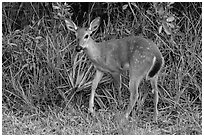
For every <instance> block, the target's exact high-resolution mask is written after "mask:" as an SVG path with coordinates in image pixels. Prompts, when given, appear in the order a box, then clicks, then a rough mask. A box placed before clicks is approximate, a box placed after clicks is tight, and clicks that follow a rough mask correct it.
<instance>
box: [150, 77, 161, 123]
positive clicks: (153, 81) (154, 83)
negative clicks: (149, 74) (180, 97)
mask: <svg viewBox="0 0 204 137" xmlns="http://www.w3.org/2000/svg"><path fill="white" fill-rule="evenodd" d="M157 80H158V76H157V75H156V76H154V77H153V78H151V79H150V81H151V86H152V92H153V93H154V121H155V122H157V115H158V108H157V104H158V101H159V96H158V86H157Z"/></svg>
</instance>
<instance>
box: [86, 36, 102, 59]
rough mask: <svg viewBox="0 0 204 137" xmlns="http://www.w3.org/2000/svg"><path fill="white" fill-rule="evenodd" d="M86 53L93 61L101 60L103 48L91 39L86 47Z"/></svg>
mask: <svg viewBox="0 0 204 137" xmlns="http://www.w3.org/2000/svg"><path fill="white" fill-rule="evenodd" d="M86 54H87V55H88V56H89V58H90V59H91V60H93V61H97V60H100V58H101V50H100V46H99V44H98V43H96V42H95V41H94V40H93V39H91V38H90V39H89V41H88V43H87V47H86Z"/></svg>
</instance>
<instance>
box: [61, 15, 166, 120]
mask: <svg viewBox="0 0 204 137" xmlns="http://www.w3.org/2000/svg"><path fill="white" fill-rule="evenodd" d="M65 24H66V27H67V28H68V30H70V31H72V32H74V33H75V35H76V40H77V45H76V51H77V52H82V51H83V52H84V53H85V54H86V55H87V56H88V58H89V59H90V61H91V63H92V64H93V65H94V66H95V69H96V73H95V76H94V79H93V81H92V86H91V95H90V99H89V111H90V112H91V113H92V114H94V113H95V111H94V95H95V91H96V89H97V86H98V84H99V82H100V80H101V79H102V77H103V75H104V73H109V74H111V75H112V77H113V79H114V81H115V83H116V86H118V88H119V96H121V93H120V92H121V91H120V88H121V84H120V83H121V74H122V72H124V71H128V70H129V92H130V98H129V99H130V101H129V102H130V103H129V104H128V106H127V109H126V111H125V113H124V115H123V116H124V117H125V118H126V119H128V117H129V115H130V113H131V111H132V109H133V107H134V106H135V103H136V102H137V100H138V97H139V94H138V87H139V85H140V83H141V81H142V80H143V78H146V80H150V83H151V87H152V92H153V93H154V114H153V119H154V121H157V115H158V108H157V104H158V100H159V96H158V91H159V90H158V85H157V81H158V75H159V73H160V71H161V69H162V67H163V64H164V59H163V56H162V54H161V52H160V50H159V49H158V47H157V45H156V44H155V43H154V42H153V41H152V40H150V39H146V38H144V37H142V36H129V37H124V38H121V39H111V40H107V41H102V42H95V41H94V40H93V39H92V37H91V34H92V33H93V32H95V31H96V30H97V29H98V27H99V25H100V17H97V18H95V19H94V20H93V21H92V22H91V23H90V25H89V27H78V26H77V25H76V24H75V23H74V22H73V21H72V20H71V19H67V18H66V19H65ZM119 98H121V97H119Z"/></svg>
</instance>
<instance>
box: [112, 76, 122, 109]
mask: <svg viewBox="0 0 204 137" xmlns="http://www.w3.org/2000/svg"><path fill="white" fill-rule="evenodd" d="M112 76H113V80H114V86H115V87H116V88H117V90H118V103H119V105H122V97H121V86H122V85H121V84H122V83H121V76H120V74H119V73H113V74H112Z"/></svg>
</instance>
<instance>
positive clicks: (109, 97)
mask: <svg viewBox="0 0 204 137" xmlns="http://www.w3.org/2000/svg"><path fill="white" fill-rule="evenodd" d="M114 6H115V7H114ZM117 6H118V5H114V4H113V5H111V7H109V9H108V10H109V11H110V14H108V16H109V17H110V15H114V16H112V17H113V18H115V19H113V20H108V22H107V23H105V22H103V25H104V26H105V27H104V28H100V29H99V31H98V32H97V33H96V35H94V37H95V38H96V39H97V40H98V41H101V39H102V40H104V39H110V38H112V34H113V35H114V37H119V38H121V37H124V36H126V35H127V34H128V33H137V32H135V31H136V30H138V26H140V25H141V24H142V27H143V28H142V34H141V35H143V36H144V37H148V38H151V39H152V40H153V41H154V42H155V43H157V44H158V45H159V48H160V50H161V52H162V54H163V56H164V59H165V65H164V68H163V69H162V71H161V75H160V77H159V89H160V100H159V112H160V113H159V121H158V123H154V122H153V121H152V115H153V109H152V108H153V95H152V94H151V92H150V91H151V87H150V86H149V85H150V84H149V83H148V81H147V82H143V83H142V84H141V85H140V93H141V96H140V100H139V102H140V104H141V106H140V107H139V106H137V108H140V109H138V110H137V109H134V110H133V112H132V116H131V117H130V119H129V120H128V121H127V123H126V124H125V125H120V124H119V123H118V122H119V120H120V117H118V116H120V115H121V114H122V113H123V111H124V109H125V108H126V106H127V103H128V102H129V101H128V98H129V91H128V89H127V85H128V79H127V78H126V76H124V77H123V93H122V94H123V102H124V104H123V106H120V107H118V106H117V99H116V98H117V91H116V89H115V88H114V87H113V83H112V79H111V78H110V77H109V75H106V76H105V77H104V78H103V79H102V81H101V82H100V85H99V87H98V89H97V95H96V98H95V105H96V116H95V117H93V116H91V115H90V114H89V113H88V109H87V108H88V99H89V95H90V88H91V81H92V79H93V75H94V72H95V70H94V68H93V66H92V65H91V62H90V61H89V60H88V59H87V58H86V56H85V55H84V54H78V53H76V52H75V45H76V41H75V39H74V37H73V34H70V32H68V31H67V30H66V29H65V26H64V22H63V21H62V20H59V19H53V22H54V21H55V24H53V26H54V27H53V28H49V27H47V26H46V24H43V23H45V22H46V18H43V19H41V20H40V21H38V22H36V23H35V25H33V26H27V27H24V29H22V30H15V31H11V30H10V32H9V33H7V34H3V38H2V100H3V103H2V104H3V106H2V134H4V135H6V134H7V135H8V134H10V135H11V134H12V135H13V134H15V135H17V134H19V135H23V134H32V135H33V134H36V135H38V134H57V135H58V134H59V135H61V134H64V135H67V134H69V135H70V134H80V135H87V134H103V135H104V134H108V135H115V134H128V135H129V134H144V135H146V134H148V135H149V134H165V135H166V134H177V135H178V134H179V135H180V134H202V86H201V85H202V67H201V66H202V14H201V12H199V10H200V8H201V4H198V3H190V4H189V7H186V9H184V10H182V16H178V17H177V20H176V22H175V23H176V26H177V27H178V28H177V30H175V31H174V33H172V34H171V35H167V34H166V33H165V32H164V31H162V32H161V33H158V26H159V25H158V24H157V23H156V21H154V19H155V17H154V16H150V15H148V14H145V12H143V11H142V10H141V11H140V12H136V10H135V9H134V8H138V7H137V5H135V7H134V5H132V7H131V8H132V10H131V9H129V11H127V12H119V11H118V10H117ZM129 6H130V5H129ZM199 6H200V7H199ZM190 7H194V8H191V10H190ZM137 10H139V9H137ZM133 11H135V13H134V12H133ZM172 12H173V11H172ZM174 12H175V11H174ZM176 13H179V12H178V11H177V12H175V14H176ZM133 15H136V16H138V17H140V18H139V19H138V20H139V24H138V22H137V21H138V20H137V21H136V19H135V18H131V17H132V16H133ZM116 18H117V20H116ZM103 25H101V26H103ZM42 28H43V29H42ZM113 28H114V29H113ZM108 34H109V35H108ZM109 37H110V38H109Z"/></svg>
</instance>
